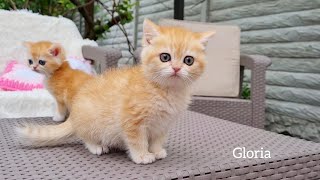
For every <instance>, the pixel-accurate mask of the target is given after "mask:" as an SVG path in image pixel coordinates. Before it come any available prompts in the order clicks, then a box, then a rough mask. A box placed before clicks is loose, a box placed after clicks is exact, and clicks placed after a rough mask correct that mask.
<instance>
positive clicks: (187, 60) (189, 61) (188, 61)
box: [183, 56, 194, 66]
mask: <svg viewBox="0 0 320 180" xmlns="http://www.w3.org/2000/svg"><path fill="white" fill-rule="evenodd" d="M193 62H194V59H193V57H192V56H186V57H185V58H184V59H183V63H185V64H186V65H188V66H191V65H192V64H193Z"/></svg>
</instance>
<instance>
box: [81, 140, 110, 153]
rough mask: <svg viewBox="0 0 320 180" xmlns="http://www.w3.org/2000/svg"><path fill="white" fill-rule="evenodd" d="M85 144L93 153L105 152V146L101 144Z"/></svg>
mask: <svg viewBox="0 0 320 180" xmlns="http://www.w3.org/2000/svg"><path fill="white" fill-rule="evenodd" d="M85 146H86V148H87V149H88V150H89V151H90V152H91V153H92V154H96V155H101V154H102V153H103V148H102V146H101V145H97V144H94V143H89V142H85ZM108 151H109V149H108Z"/></svg>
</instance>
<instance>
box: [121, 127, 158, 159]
mask: <svg viewBox="0 0 320 180" xmlns="http://www.w3.org/2000/svg"><path fill="white" fill-rule="evenodd" d="M129 126H130V125H129ZM132 126H134V125H131V126H130V127H128V128H126V129H124V130H125V134H126V142H127V146H128V148H129V155H130V157H131V159H132V161H134V162H135V163H137V164H149V163H152V162H154V161H155V160H156V159H155V156H154V154H152V153H150V152H149V151H148V137H147V133H146V129H145V127H141V126H140V127H139V125H138V126H137V127H132Z"/></svg>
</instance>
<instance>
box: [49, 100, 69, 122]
mask: <svg viewBox="0 0 320 180" xmlns="http://www.w3.org/2000/svg"><path fill="white" fill-rule="evenodd" d="M66 115H67V107H66V105H65V104H64V103H63V102H59V101H57V108H56V112H55V115H54V116H53V118H52V120H54V121H58V122H59V121H64V120H65V118H66Z"/></svg>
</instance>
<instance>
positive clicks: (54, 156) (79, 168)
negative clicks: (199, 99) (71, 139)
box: [0, 111, 320, 179]
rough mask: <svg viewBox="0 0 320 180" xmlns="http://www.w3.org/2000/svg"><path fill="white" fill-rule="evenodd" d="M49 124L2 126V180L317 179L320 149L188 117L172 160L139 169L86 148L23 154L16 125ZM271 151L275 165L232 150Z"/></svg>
mask: <svg viewBox="0 0 320 180" xmlns="http://www.w3.org/2000/svg"><path fill="white" fill-rule="evenodd" d="M21 121H27V122H38V123H46V124H47V123H52V120H51V119H50V118H35V119H1V120H0V128H1V129H0V156H1V159H0V179H23V178H24V179H152V178H153V179H175V178H178V179H182V178H183V177H184V178H195V179H222V178H230V179H256V178H257V179H318V177H320V176H319V174H320V165H319V163H320V144H316V143H312V142H307V141H304V140H300V139H296V138H291V137H287V136H283V135H279V134H275V133H271V132H267V131H264V130H261V129H256V128H252V127H249V126H244V125H240V124H236V123H232V122H229V121H225V120H221V119H217V118H213V117H209V116H206V115H202V114H199V113H195V112H190V111H188V112H186V113H184V114H183V115H182V116H181V117H180V118H179V119H178V120H177V122H176V123H175V126H174V127H172V130H171V131H170V135H169V139H168V142H167V144H166V148H167V151H168V157H167V158H165V159H163V160H159V161H156V162H155V163H153V164H149V165H137V164H134V163H133V162H132V161H130V160H129V158H128V157H127V155H126V154H125V153H124V152H116V151H114V152H111V153H110V154H106V155H102V156H96V155H93V154H90V153H89V151H88V150H86V149H85V148H84V146H83V145H80V144H78V143H73V144H69V145H64V146H60V147H50V148H48V147H45V148H38V149H30V148H23V147H21V145H20V144H18V143H17V142H16V138H15V135H14V133H13V129H14V125H15V124H16V123H19V122H21ZM236 147H245V148H246V149H247V150H260V148H261V147H263V149H264V150H268V151H270V153H271V159H244V158H240V159H236V158H234V157H233V153H232V152H233V149H234V148H236Z"/></svg>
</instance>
